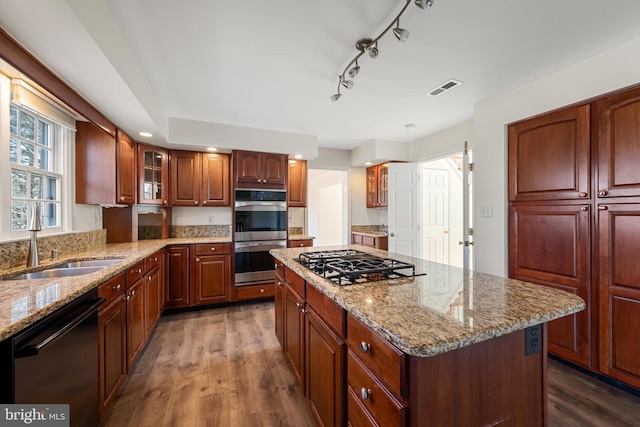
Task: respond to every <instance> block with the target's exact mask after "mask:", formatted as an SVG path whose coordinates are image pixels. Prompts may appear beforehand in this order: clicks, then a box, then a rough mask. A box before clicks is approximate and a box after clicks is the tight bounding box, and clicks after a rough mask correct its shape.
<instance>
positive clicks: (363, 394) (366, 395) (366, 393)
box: [360, 387, 371, 400]
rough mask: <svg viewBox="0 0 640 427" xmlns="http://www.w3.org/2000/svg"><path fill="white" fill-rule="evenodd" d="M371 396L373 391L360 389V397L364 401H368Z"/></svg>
mask: <svg viewBox="0 0 640 427" xmlns="http://www.w3.org/2000/svg"><path fill="white" fill-rule="evenodd" d="M369 396H371V389H369V388H365V387H362V388H361V389H360V397H361V398H362V400H367V399H368V398H369Z"/></svg>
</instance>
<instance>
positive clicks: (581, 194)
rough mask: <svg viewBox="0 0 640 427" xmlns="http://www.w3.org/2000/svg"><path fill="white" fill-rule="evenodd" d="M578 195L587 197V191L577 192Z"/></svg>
mask: <svg viewBox="0 0 640 427" xmlns="http://www.w3.org/2000/svg"><path fill="white" fill-rule="evenodd" d="M579 196H580V197H587V193H585V192H582V193H580V194H579Z"/></svg>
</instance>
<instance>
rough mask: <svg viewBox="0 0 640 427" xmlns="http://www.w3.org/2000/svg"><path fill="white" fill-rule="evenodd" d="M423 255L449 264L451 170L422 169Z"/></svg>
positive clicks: (425, 257) (430, 259)
mask: <svg viewBox="0 0 640 427" xmlns="http://www.w3.org/2000/svg"><path fill="white" fill-rule="evenodd" d="M422 206H423V224H422V257H423V258H424V259H427V260H429V261H434V262H440V263H443V264H449V171H448V170H446V169H434V168H423V169H422Z"/></svg>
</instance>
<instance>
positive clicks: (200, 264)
mask: <svg viewBox="0 0 640 427" xmlns="http://www.w3.org/2000/svg"><path fill="white" fill-rule="evenodd" d="M230 264H231V262H230V259H229V255H205V256H197V255H196V257H195V258H194V259H193V270H192V271H193V276H192V278H191V282H190V283H189V285H190V286H191V287H192V289H193V304H195V305H204V304H216V303H219V302H225V301H229V291H230V284H229V277H231V271H230Z"/></svg>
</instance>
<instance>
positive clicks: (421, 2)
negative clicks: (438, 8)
mask: <svg viewBox="0 0 640 427" xmlns="http://www.w3.org/2000/svg"><path fill="white" fill-rule="evenodd" d="M433 1H434V0H416V6H418V7H419V8H420V9H429V8H430V7H431V6H433Z"/></svg>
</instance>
